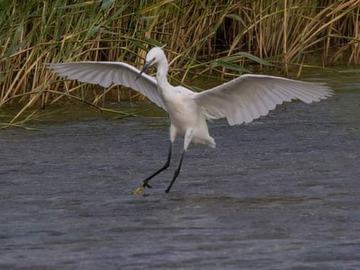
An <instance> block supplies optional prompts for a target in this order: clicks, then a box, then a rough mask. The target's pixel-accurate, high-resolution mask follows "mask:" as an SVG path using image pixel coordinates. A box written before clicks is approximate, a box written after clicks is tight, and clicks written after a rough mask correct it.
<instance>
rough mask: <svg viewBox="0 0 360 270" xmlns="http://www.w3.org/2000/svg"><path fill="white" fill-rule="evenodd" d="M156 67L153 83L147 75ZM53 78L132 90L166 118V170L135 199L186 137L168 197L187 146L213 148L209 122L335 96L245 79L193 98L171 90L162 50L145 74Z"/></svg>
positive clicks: (94, 65)
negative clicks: (197, 145) (167, 133)
mask: <svg viewBox="0 0 360 270" xmlns="http://www.w3.org/2000/svg"><path fill="white" fill-rule="evenodd" d="M150 66H156V68H157V72H156V77H155V78H154V77H152V76H149V75H147V74H146V73H145V71H146V70H147V69H148V68H149V67H150ZM50 68H51V69H53V70H54V71H55V72H56V73H58V74H60V75H62V76H65V77H67V78H69V79H73V80H79V81H81V82H86V83H93V84H99V85H101V86H104V87H109V86H111V85H113V84H114V85H123V86H126V87H130V88H132V89H134V90H136V91H138V92H140V93H142V94H143V95H145V96H146V97H148V98H149V99H150V100H151V101H152V102H154V103H155V104H156V105H158V106H159V107H161V108H162V109H164V110H165V111H166V112H167V113H168V114H169V117H170V123H171V124H170V146H169V152H168V157H167V160H166V162H165V164H164V165H163V166H162V167H161V168H160V169H158V170H157V171H155V172H154V173H152V174H151V175H150V176H148V177H147V178H145V179H144V180H143V181H142V184H141V186H140V187H139V188H138V189H136V191H135V193H141V192H143V190H144V189H145V188H147V187H148V188H151V186H150V184H149V181H150V180H151V179H152V178H153V177H154V176H156V175H157V174H159V173H160V172H162V171H164V170H165V169H167V168H168V167H169V165H170V160H171V154H172V145H173V143H174V141H175V139H176V137H177V136H184V147H183V151H182V153H181V157H180V160H179V163H178V166H177V169H176V170H175V173H174V175H173V177H172V180H171V182H170V184H169V186H168V188H167V189H166V192H169V191H170V189H171V187H172V185H173V184H174V182H175V180H176V178H177V177H178V175H179V173H180V169H181V165H182V161H183V158H184V154H185V152H186V151H187V149H188V147H189V145H190V143H201V144H207V145H209V146H210V147H213V148H214V147H215V146H216V144H215V141H214V139H213V138H212V137H211V136H210V135H209V130H208V126H207V120H210V119H219V118H226V119H227V121H228V123H229V124H230V125H239V124H242V123H249V122H251V121H253V120H254V119H256V118H259V117H260V116H263V115H266V114H268V113H269V111H270V110H273V109H274V108H275V107H276V105H278V104H281V103H283V102H285V101H291V100H294V99H299V100H301V101H303V102H305V103H311V102H315V101H320V100H322V99H325V98H327V97H329V96H331V95H332V94H333V92H332V90H331V89H330V88H329V87H327V86H326V85H324V84H320V83H310V82H303V81H296V80H290V79H286V78H281V77H275V76H267V75H254V74H246V75H242V76H239V77H238V78H236V79H233V80H231V81H229V82H226V83H224V84H222V85H219V86H217V87H214V88H212V89H209V90H206V91H204V92H201V93H196V92H193V91H191V90H190V89H187V88H185V87H183V86H172V85H171V84H170V83H169V82H168V79H167V75H168V70H169V64H168V61H167V58H166V56H165V53H164V51H163V50H162V48H159V47H155V48H152V49H151V50H150V51H149V52H148V54H147V55H146V61H145V64H144V67H143V69H142V70H141V71H140V70H138V69H136V68H135V67H133V66H131V65H128V64H126V63H123V62H73V63H59V64H50Z"/></svg>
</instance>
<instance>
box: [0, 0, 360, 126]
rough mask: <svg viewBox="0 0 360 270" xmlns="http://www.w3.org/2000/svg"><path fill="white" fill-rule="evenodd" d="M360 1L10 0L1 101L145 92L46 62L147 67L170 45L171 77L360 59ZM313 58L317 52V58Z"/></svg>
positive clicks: (4, 23)
mask: <svg viewBox="0 0 360 270" xmlns="http://www.w3.org/2000/svg"><path fill="white" fill-rule="evenodd" d="M359 14H360V0H340V1H339V0H337V1H332V0H257V1H253V0H236V1H235V0H230V1H221V0H219V1H208V0H207V1H206V0H197V1H189V0H187V1H185V0H184V1H175V0H157V1H144V0H137V1H120V0H118V1H115V0H107V1H105V0H103V1H63V0H61V1H60V0H53V1H46V0H44V1H40V0H28V1H20V0H2V1H0V108H1V106H11V105H19V104H20V105H21V109H20V111H19V112H18V114H17V115H16V116H15V118H14V119H13V120H14V121H13V123H15V122H16V119H17V118H18V117H19V116H21V115H22V114H23V113H24V112H25V111H28V110H29V109H30V108H44V107H46V106H48V105H50V104H54V103H57V104H59V103H60V104H62V103H66V102H69V100H70V101H72V102H86V103H88V104H89V105H91V106H95V107H97V108H98V109H100V110H101V109H102V104H103V103H104V102H105V101H108V100H116V101H119V100H124V99H125V100H138V99H142V97H141V96H140V95H138V94H137V93H135V92H132V91H130V90H127V89H122V88H119V87H110V88H109V89H105V90H104V89H101V88H99V87H96V86H89V85H84V84H80V83H77V82H70V81H64V80H62V79H61V78H59V77H56V76H54V74H53V73H51V72H50V71H49V70H47V68H46V63H51V62H68V61H84V60H94V61H100V60H106V61H125V62H128V63H131V64H133V65H135V66H138V67H139V66H141V64H142V63H143V58H144V56H145V54H146V51H147V50H148V48H149V47H152V46H159V45H160V46H162V45H165V44H166V47H165V50H166V51H167V54H168V57H169V58H170V62H171V66H172V69H171V74H170V75H171V79H172V80H173V81H176V82H180V81H181V82H182V83H185V84H186V82H187V81H189V80H192V79H194V78H195V77H196V76H200V75H202V74H204V75H209V74H211V75H212V76H215V77H217V76H222V77H224V76H237V75H239V74H241V73H243V72H247V71H249V70H254V69H257V70H261V69H262V68H263V67H264V66H272V67H273V68H275V69H278V70H280V71H282V72H283V73H285V74H287V73H288V72H289V71H293V70H295V71H298V73H300V72H301V70H302V68H303V67H306V66H307V65H310V64H316V65H318V66H329V65H334V64H338V63H347V64H359V62H360V46H359V41H360V22H359ZM313 59H317V61H316V62H315V63H314V60H313Z"/></svg>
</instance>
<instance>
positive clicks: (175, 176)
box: [165, 150, 185, 193]
mask: <svg viewBox="0 0 360 270" xmlns="http://www.w3.org/2000/svg"><path fill="white" fill-rule="evenodd" d="M184 154H185V150H184V151H183V152H182V153H181V157H180V162H179V166H178V167H177V169H176V170H175V173H174V176H173V179H172V180H171V182H170V185H169V186H168V188H167V189H166V190H165V192H166V193H169V191H170V189H171V187H172V185H173V184H174V182H175V180H176V178H177V177H178V175H179V173H180V170H181V164H182V162H183V159H184Z"/></svg>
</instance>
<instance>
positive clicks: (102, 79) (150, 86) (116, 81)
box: [49, 61, 167, 111]
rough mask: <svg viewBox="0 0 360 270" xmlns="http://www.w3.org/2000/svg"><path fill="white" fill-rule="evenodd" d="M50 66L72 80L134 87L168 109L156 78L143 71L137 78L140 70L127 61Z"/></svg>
mask: <svg viewBox="0 0 360 270" xmlns="http://www.w3.org/2000/svg"><path fill="white" fill-rule="evenodd" d="M49 68H50V69H52V70H53V71H55V72H56V73H57V74H59V75H61V76H64V77H66V78H68V79H71V80H78V81H80V82H84V83H92V84H99V85H101V86H103V87H109V86H111V85H122V86H125V87H129V88H132V89H133V90H135V91H138V92H140V93H141V94H143V95H144V96H146V97H147V98H148V99H150V100H151V101H152V102H154V103H155V104H156V105H158V106H159V107H161V108H162V109H164V110H165V111H167V109H166V106H165V104H164V101H163V99H162V97H161V96H160V94H159V92H158V90H157V82H156V80H155V78H154V77H151V76H149V75H147V74H144V73H143V74H142V76H141V77H140V78H138V79H136V77H137V76H138V74H139V73H140V70H138V69H136V68H135V67H133V66H131V65H128V64H126V63H123V62H91V61H89V62H72V63H58V64H49Z"/></svg>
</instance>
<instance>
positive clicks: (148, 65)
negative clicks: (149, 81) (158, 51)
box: [135, 58, 155, 81]
mask: <svg viewBox="0 0 360 270" xmlns="http://www.w3.org/2000/svg"><path fill="white" fill-rule="evenodd" d="M154 61H155V58H153V59H152V60H150V61H149V62H145V64H144V66H143V68H142V70H141V71H140V73H139V74H138V75H137V76H136V78H135V81H137V80H138V79H139V78H140V77H141V75H142V74H143V73H144V72H145V71H146V70H148V68H149V67H150V66H151V65H152V63H153V62H154Z"/></svg>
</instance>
